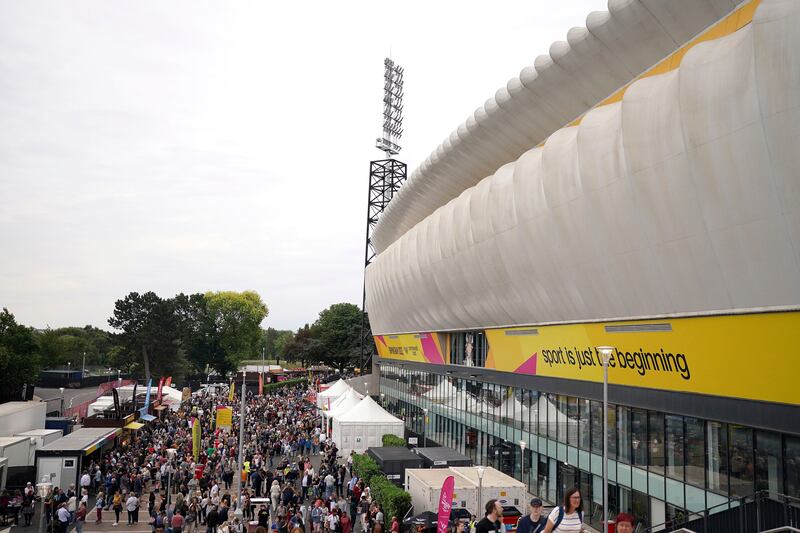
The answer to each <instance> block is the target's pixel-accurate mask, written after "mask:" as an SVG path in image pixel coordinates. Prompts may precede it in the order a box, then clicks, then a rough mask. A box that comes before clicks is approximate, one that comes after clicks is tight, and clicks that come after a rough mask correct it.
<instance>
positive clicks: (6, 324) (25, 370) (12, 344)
mask: <svg viewBox="0 0 800 533" xmlns="http://www.w3.org/2000/svg"><path fill="white" fill-rule="evenodd" d="M39 367H40V364H39V353H38V346H37V345H36V339H35V338H34V336H33V329H32V328H29V327H26V326H23V325H21V324H17V321H16V319H15V318H14V315H12V314H11V313H9V312H8V309H6V308H3V311H2V313H0V402H6V401H9V400H19V399H22V387H23V386H24V385H26V384H29V385H33V384H34V383H35V382H36V379H37V377H38V376H39Z"/></svg>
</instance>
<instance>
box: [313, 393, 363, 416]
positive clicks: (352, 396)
mask: <svg viewBox="0 0 800 533" xmlns="http://www.w3.org/2000/svg"><path fill="white" fill-rule="evenodd" d="M363 398H364V395H363V394H361V393H359V392H358V391H357V390H355V389H353V388H351V389H349V390H348V391H347V392H345V393H344V394H342V395H341V396H339V398H337V399H336V401H335V402H333V403H332V404H331V408H330V409H328V410H327V411H322V415H323V416H325V417H326V418H328V419H331V418H335V417H337V416H341V415H343V414H345V413H346V412H347V411H348V410H349V409H350V408H352V407H355V406H356V405H358V404H359V403H361V400H362V399H363Z"/></svg>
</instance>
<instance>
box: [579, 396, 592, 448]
mask: <svg viewBox="0 0 800 533" xmlns="http://www.w3.org/2000/svg"><path fill="white" fill-rule="evenodd" d="M578 413H579V416H580V420H579V423H578V446H580V447H581V449H584V450H588V449H589V444H590V442H591V439H590V436H591V434H592V431H591V425H590V423H589V421H590V420H591V417H590V416H589V400H585V399H583V398H578Z"/></svg>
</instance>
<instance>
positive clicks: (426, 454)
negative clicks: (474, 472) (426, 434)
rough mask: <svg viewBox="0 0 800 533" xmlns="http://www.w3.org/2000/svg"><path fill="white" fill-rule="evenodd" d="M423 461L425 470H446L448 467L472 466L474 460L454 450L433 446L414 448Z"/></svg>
mask: <svg viewBox="0 0 800 533" xmlns="http://www.w3.org/2000/svg"><path fill="white" fill-rule="evenodd" d="M414 453H416V454H417V455H418V456H419V457H420V459H421V460H422V467H423V468H446V467H448V466H472V459H470V458H469V457H467V456H466V455H464V454H463V453H459V452H458V451H456V450H454V449H452V448H445V447H444V446H433V447H426V448H414Z"/></svg>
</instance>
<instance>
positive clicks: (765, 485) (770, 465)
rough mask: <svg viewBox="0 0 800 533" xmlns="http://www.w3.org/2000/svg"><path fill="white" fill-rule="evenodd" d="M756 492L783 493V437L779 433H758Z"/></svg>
mask: <svg viewBox="0 0 800 533" xmlns="http://www.w3.org/2000/svg"><path fill="white" fill-rule="evenodd" d="M756 490H768V491H771V492H775V493H781V492H782V491H783V461H782V460H781V436H780V435H779V434H778V433H771V432H767V431H757V432H756Z"/></svg>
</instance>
